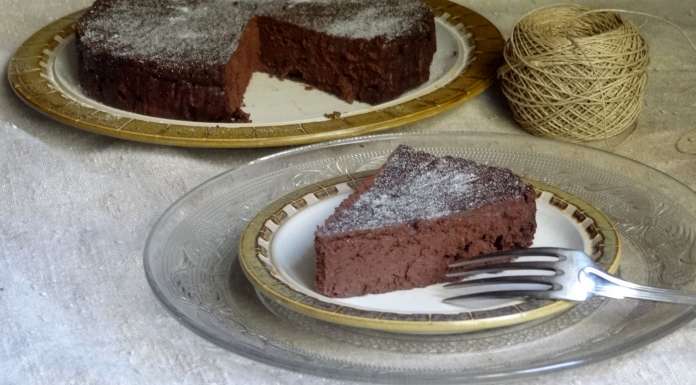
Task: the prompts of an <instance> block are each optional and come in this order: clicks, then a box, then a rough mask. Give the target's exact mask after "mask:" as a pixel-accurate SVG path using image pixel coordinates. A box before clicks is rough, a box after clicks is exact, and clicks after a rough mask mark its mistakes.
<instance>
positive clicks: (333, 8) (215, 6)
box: [78, 0, 430, 69]
mask: <svg viewBox="0 0 696 385" xmlns="http://www.w3.org/2000/svg"><path fill="white" fill-rule="evenodd" d="M426 15H430V10H429V8H427V6H426V5H424V4H423V3H422V2H421V0H380V1H373V0H285V1H281V0H236V1H233V0H137V1H134V0H97V1H96V2H95V3H94V5H93V6H92V8H90V10H89V11H88V12H87V13H86V14H85V15H84V16H83V17H82V18H81V19H80V21H79V22H78V31H79V35H80V41H81V42H82V44H83V45H84V46H87V47H89V49H92V50H95V51H97V52H100V51H103V52H108V53H109V54H110V55H114V56H118V57H126V58H131V59H137V60H142V61H154V62H157V63H158V64H160V65H163V66H172V67H174V68H172V69H176V67H181V66H185V65H187V64H191V63H194V64H195V65H199V66H200V65H202V66H208V67H215V66H220V65H224V64H225V63H227V61H228V60H229V59H230V57H231V55H232V54H233V53H234V51H235V50H236V48H237V45H238V42H239V38H240V36H241V34H242V32H243V30H244V27H245V26H246V24H247V22H248V21H249V20H250V19H251V18H252V17H254V16H269V17H273V18H276V19H278V20H282V21H286V22H290V23H292V24H295V25H299V26H301V27H304V28H307V29H311V30H315V31H318V32H322V33H326V34H329V35H332V36H337V37H347V38H354V39H360V38H361V39H373V38H377V37H383V38H384V39H386V40H390V39H394V38H396V37H399V36H404V35H408V34H409V33H413V32H414V31H418V30H423V29H424V28H426V26H425V25H423V20H424V16H426Z"/></svg>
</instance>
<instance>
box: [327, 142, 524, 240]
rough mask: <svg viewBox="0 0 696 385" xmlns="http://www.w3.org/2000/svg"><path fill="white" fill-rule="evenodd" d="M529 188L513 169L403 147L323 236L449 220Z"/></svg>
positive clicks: (511, 196) (339, 213)
mask: <svg viewBox="0 0 696 385" xmlns="http://www.w3.org/2000/svg"><path fill="white" fill-rule="evenodd" d="M527 189H528V186H527V185H526V184H525V183H524V182H523V181H522V180H521V179H520V178H519V177H518V176H516V175H515V174H513V173H512V172H511V171H510V170H507V169H502V168H497V167H488V166H483V165H479V164H477V163H475V162H473V161H470V160H466V159H461V158H454V157H450V156H445V157H442V158H439V157H436V156H434V155H431V154H428V153H426V152H421V151H416V150H414V149H413V148H411V147H408V146H399V147H398V148H397V149H396V150H395V151H394V152H393V153H392V154H391V155H390V156H389V159H387V162H386V164H385V165H384V167H383V169H382V171H381V173H380V174H378V175H377V177H376V178H375V180H374V182H373V184H372V186H371V187H370V188H369V189H368V190H367V191H366V192H365V193H363V194H362V195H361V196H360V197H359V198H358V199H357V200H356V201H355V203H354V204H353V205H352V206H351V207H348V208H347V209H346V210H342V211H340V212H337V213H336V214H335V215H334V216H333V217H332V218H331V219H330V220H328V221H327V222H326V224H325V225H324V226H322V227H321V228H320V229H319V232H320V233H322V234H337V233H343V232H348V231H355V230H370V229H375V228H381V227H386V226H390V225H397V224H403V223H409V222H414V221H417V220H421V219H435V218H441V217H446V216H448V215H451V214H454V213H456V212H461V211H466V210H471V209H475V208H478V207H481V206H483V205H486V204H489V203H493V202H497V201H500V200H504V199H514V198H520V197H522V195H523V194H524V192H525V191H526V190H527Z"/></svg>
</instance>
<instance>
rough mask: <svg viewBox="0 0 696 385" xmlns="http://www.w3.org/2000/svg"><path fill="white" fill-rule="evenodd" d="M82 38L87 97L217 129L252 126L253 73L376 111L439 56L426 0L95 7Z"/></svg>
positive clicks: (179, 0) (195, 0) (205, 0)
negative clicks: (248, 101) (247, 98)
mask: <svg viewBox="0 0 696 385" xmlns="http://www.w3.org/2000/svg"><path fill="white" fill-rule="evenodd" d="M76 36H77V51H78V65H79V80H80V85H81V87H82V89H83V90H84V92H85V93H86V94H87V95H89V96H90V97H92V98H94V99H96V100H98V101H100V102H103V103H105V104H107V105H110V106H113V107H116V108H120V109H124V110H127V111H131V112H136V113H141V114H146V115H151V116H156V117H163V118H172V119H182V120H193V121H213V122H233V121H241V122H243V121H249V119H250V117H249V116H248V114H247V113H245V112H244V110H243V104H244V93H245V90H246V88H247V86H248V84H249V81H250V79H251V76H252V74H253V73H254V72H256V71H262V72H266V73H268V74H271V75H272V76H276V77H278V78H281V79H284V78H290V79H297V80H300V81H302V82H305V83H307V84H309V85H311V86H312V87H315V88H317V89H320V90H322V91H325V92H328V93H331V94H333V95H335V96H337V97H339V98H341V99H343V100H346V101H348V102H352V101H354V100H357V101H361V102H366V103H370V104H377V103H381V102H384V101H387V100H391V99H393V98H396V97H397V96H399V95H400V94H402V93H404V92H405V91H407V90H409V89H411V88H414V87H416V86H418V85H420V84H422V83H424V82H426V81H427V80H428V78H429V74H430V64H431V62H432V59H433V55H434V53H435V50H436V41H435V23H434V18H433V14H432V12H431V10H430V9H429V8H428V7H427V6H426V5H425V4H424V3H422V1H421V0H384V1H371V0H306V1H300V0H294V1H292V0H287V1H281V0H237V1H232V0H139V1H131V0H97V1H96V2H95V3H94V4H93V5H92V6H91V8H90V9H89V10H88V11H87V12H86V13H85V14H84V15H83V16H82V17H81V18H80V20H79V21H78V23H77V25H76ZM251 118H253V117H251Z"/></svg>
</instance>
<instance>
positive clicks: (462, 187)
mask: <svg viewBox="0 0 696 385" xmlns="http://www.w3.org/2000/svg"><path fill="white" fill-rule="evenodd" d="M535 198H536V196H535V192H534V190H533V188H532V187H530V186H529V185H527V184H525V183H524V182H523V181H522V180H521V179H520V178H519V177H518V176H516V175H514V174H513V173H512V172H511V171H509V170H507V169H502V168H496V167H488V166H483V165H478V164H476V163H474V162H472V161H469V160H465V159H461V158H453V157H449V156H446V157H442V158H439V157H436V156H434V155H431V154H428V153H425V152H419V151H415V150H414V149H412V148H410V147H406V146H399V147H398V148H397V149H396V150H395V151H394V153H392V154H391V155H390V157H389V159H388V160H387V162H386V164H385V165H384V166H383V167H382V168H381V169H380V170H379V171H378V172H377V173H376V174H375V176H373V177H371V178H368V179H367V180H365V181H364V182H363V183H362V184H361V185H360V186H359V187H358V188H357V189H356V191H355V192H353V193H352V194H351V195H350V196H349V197H348V198H346V200H344V201H343V202H342V203H341V205H340V206H339V207H338V208H337V209H336V211H335V212H334V213H333V214H332V215H331V216H330V217H329V218H328V219H327V220H326V222H325V223H324V224H323V225H322V226H320V227H319V229H318V230H317V233H316V238H315V249H316V290H317V291H318V292H319V293H321V294H323V295H326V296H329V297H350V296H357V295H363V294H368V293H384V292H388V291H393V290H400V289H409V288H414V287H423V286H428V285H431V284H433V283H438V282H442V281H444V280H445V271H446V268H447V265H448V264H449V263H451V262H453V261H455V260H461V259H468V258H474V257H476V256H479V255H481V254H485V253H490V252H493V251H497V250H507V249H513V248H523V247H529V246H531V244H532V240H533V239H534V232H535V230H536V219H535V215H536V202H535Z"/></svg>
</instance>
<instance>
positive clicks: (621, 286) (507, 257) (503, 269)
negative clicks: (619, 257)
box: [443, 247, 696, 305]
mask: <svg viewBox="0 0 696 385" xmlns="http://www.w3.org/2000/svg"><path fill="white" fill-rule="evenodd" d="M447 277H448V278H451V279H452V278H454V279H456V281H453V282H450V283H448V284H446V285H445V287H447V288H449V289H457V291H458V293H457V294H458V295H456V296H453V297H450V298H446V299H444V300H443V302H445V303H449V304H453V305H457V304H460V303H461V304H464V303H465V302H464V301H466V299H467V298H470V297H497V298H501V297H502V298H510V297H533V298H542V299H559V300H568V301H585V300H587V299H589V298H591V297H592V296H594V295H600V296H604V297H611V298H619V299H622V298H636V299H644V300H649V301H658V302H671V303H680V304H686V305H696V293H686V292H681V291H677V290H670V289H660V288H656V287H649V286H643V285H637V284H635V283H631V282H627V281H624V280H622V279H619V278H616V277H614V276H613V275H610V274H607V273H605V272H604V271H602V268H601V267H600V266H599V265H597V264H596V263H595V262H594V261H592V259H591V258H590V257H589V256H588V255H587V254H585V253H584V252H583V251H580V250H571V249H562V248H555V247H538V248H530V249H520V250H511V251H503V252H497V253H493V254H488V255H485V256H482V257H479V258H476V259H472V260H468V261H462V262H456V263H453V264H451V265H449V270H448V273H447ZM453 294H454V292H453ZM460 301H462V302H460Z"/></svg>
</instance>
